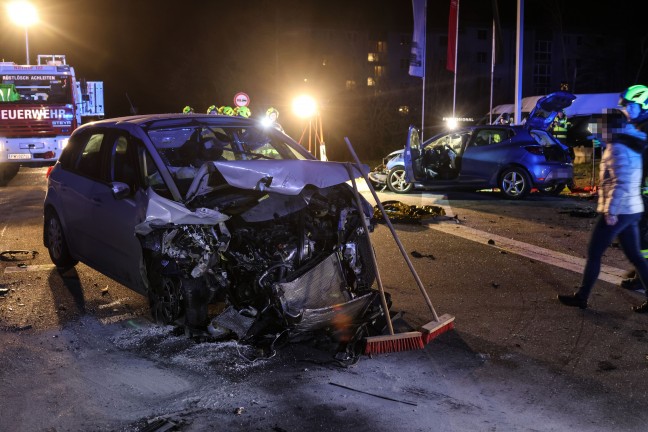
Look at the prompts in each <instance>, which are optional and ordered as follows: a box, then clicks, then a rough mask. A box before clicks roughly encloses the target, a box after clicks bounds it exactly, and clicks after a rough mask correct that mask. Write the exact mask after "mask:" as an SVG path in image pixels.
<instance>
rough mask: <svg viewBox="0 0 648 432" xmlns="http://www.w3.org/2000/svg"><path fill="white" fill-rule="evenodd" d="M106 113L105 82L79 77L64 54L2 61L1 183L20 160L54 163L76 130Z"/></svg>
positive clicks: (22, 162) (28, 163) (13, 172)
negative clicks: (33, 60)
mask: <svg viewBox="0 0 648 432" xmlns="http://www.w3.org/2000/svg"><path fill="white" fill-rule="evenodd" d="M103 116H104V109H103V83H102V82H100V81H98V82H83V83H81V82H79V81H77V79H76V77H75V74H74V68H73V67H71V66H70V65H68V64H67V63H66V60H65V56H64V55H39V56H38V64H36V65H17V64H15V63H13V62H0V186H4V185H6V184H7V182H9V180H11V179H12V178H13V177H14V176H15V175H16V174H17V173H18V170H19V168H20V166H21V165H22V166H33V167H34V166H35V167H37V166H47V165H53V164H54V163H55V162H56V161H57V160H58V158H59V156H60V155H61V151H62V150H63V148H64V147H65V145H66V144H67V141H68V139H69V137H70V134H71V133H72V131H74V129H76V128H77V127H78V126H79V125H81V124H82V122H84V121H88V120H95V119H100V118H103Z"/></svg>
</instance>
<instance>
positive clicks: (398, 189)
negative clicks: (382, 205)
mask: <svg viewBox="0 0 648 432" xmlns="http://www.w3.org/2000/svg"><path fill="white" fill-rule="evenodd" d="M387 187H388V188H389V190H390V191H392V192H394V193H398V194H404V193H408V192H409V191H411V190H412V189H413V188H414V183H408V182H407V180H405V167H402V166H395V167H394V168H392V169H391V170H389V174H387Z"/></svg>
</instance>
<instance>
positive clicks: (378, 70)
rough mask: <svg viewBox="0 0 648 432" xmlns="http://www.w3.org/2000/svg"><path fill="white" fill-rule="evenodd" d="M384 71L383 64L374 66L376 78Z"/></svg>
mask: <svg viewBox="0 0 648 432" xmlns="http://www.w3.org/2000/svg"><path fill="white" fill-rule="evenodd" d="M384 72H385V66H374V75H375V76H376V77H377V78H380V77H381V76H383V74H384Z"/></svg>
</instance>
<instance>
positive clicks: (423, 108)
mask: <svg viewBox="0 0 648 432" xmlns="http://www.w3.org/2000/svg"><path fill="white" fill-rule="evenodd" d="M423 11H424V12H423V13H424V16H425V20H426V22H427V0H425V3H424V6H423ZM423 41H424V42H423V43H424V44H425V45H426V46H425V48H424V49H423V58H422V59H421V60H422V61H423V76H422V77H421V78H422V79H423V95H422V97H421V142H423V140H424V134H425V72H426V70H425V69H426V67H425V66H426V64H425V63H426V59H427V54H426V53H427V24H426V27H425V38H424V39H423Z"/></svg>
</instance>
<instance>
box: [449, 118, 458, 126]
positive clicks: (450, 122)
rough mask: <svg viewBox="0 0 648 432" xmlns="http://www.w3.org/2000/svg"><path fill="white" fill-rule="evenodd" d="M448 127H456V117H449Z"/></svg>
mask: <svg viewBox="0 0 648 432" xmlns="http://www.w3.org/2000/svg"><path fill="white" fill-rule="evenodd" d="M447 122H448V129H457V119H456V118H454V117H449V118H448V120H447Z"/></svg>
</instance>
